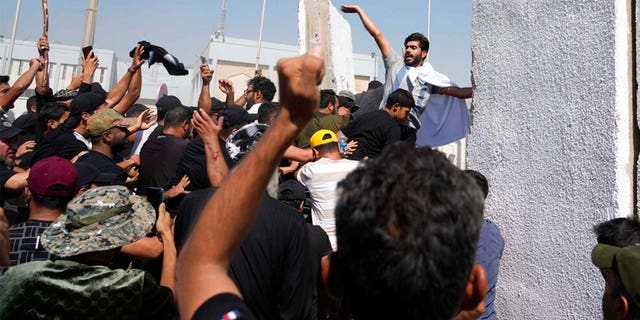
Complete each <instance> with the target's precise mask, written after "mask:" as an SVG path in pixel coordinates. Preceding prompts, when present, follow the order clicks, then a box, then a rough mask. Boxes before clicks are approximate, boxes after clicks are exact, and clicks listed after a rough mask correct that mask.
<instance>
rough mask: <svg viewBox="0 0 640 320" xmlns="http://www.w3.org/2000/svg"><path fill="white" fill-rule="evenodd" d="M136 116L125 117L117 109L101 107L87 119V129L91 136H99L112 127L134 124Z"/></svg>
mask: <svg viewBox="0 0 640 320" xmlns="http://www.w3.org/2000/svg"><path fill="white" fill-rule="evenodd" d="M135 122H136V118H125V117H123V116H122V115H121V114H120V113H118V111H115V110H113V109H103V110H100V111H98V112H96V113H94V114H93V115H92V116H91V117H90V118H89V121H87V130H89V133H91V135H92V136H99V135H101V134H102V133H103V132H105V131H107V130H109V129H111V128H114V127H125V128H126V127H128V126H130V125H133V124H135Z"/></svg>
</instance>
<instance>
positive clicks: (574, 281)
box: [467, 0, 635, 319]
mask: <svg viewBox="0 0 640 320" xmlns="http://www.w3.org/2000/svg"><path fill="white" fill-rule="evenodd" d="M473 6H474V8H473V34H472V50H473V57H474V62H473V77H474V82H475V85H476V87H475V91H474V98H473V103H474V113H473V126H472V128H471V134H470V135H469V137H468V140H467V151H468V155H467V167H468V168H470V169H475V170H478V171H480V172H482V173H483V174H485V175H486V176H487V178H488V179H489V183H490V196H489V198H488V200H487V206H486V213H485V215H486V216H488V217H489V218H490V219H492V220H493V221H495V222H496V223H497V224H498V225H499V226H500V228H501V230H502V233H503V235H504V238H505V242H506V247H505V251H504V254H503V258H502V262H501V270H500V277H499V281H498V289H497V301H496V309H497V312H498V316H499V317H500V318H501V319H600V318H601V296H602V290H603V288H604V281H603V280H602V277H601V276H600V273H599V271H598V270H597V269H596V268H595V267H594V266H593V265H592V264H591V261H590V253H591V249H592V247H593V245H594V244H595V243H596V239H595V236H594V234H593V232H592V227H593V226H594V225H595V224H597V223H599V222H602V221H605V220H608V219H610V218H613V217H615V216H627V215H629V214H632V213H633V208H634V206H635V203H634V202H633V201H634V196H633V190H634V185H633V179H634V177H633V165H634V160H633V154H634V152H635V151H634V150H633V143H632V132H633V131H632V128H633V125H634V121H635V120H634V119H633V114H632V108H633V107H634V106H633V105H632V101H633V100H632V99H631V94H632V92H631V90H630V88H631V83H630V82H631V79H632V76H633V74H632V70H633V68H632V65H631V63H630V61H631V59H632V56H631V55H630V50H629V48H630V36H629V35H630V34H631V28H630V26H629V17H630V9H629V8H627V2H626V1H593V0H574V1H560V0H551V1H529V0H474V1H473ZM634 10H635V9H634Z"/></svg>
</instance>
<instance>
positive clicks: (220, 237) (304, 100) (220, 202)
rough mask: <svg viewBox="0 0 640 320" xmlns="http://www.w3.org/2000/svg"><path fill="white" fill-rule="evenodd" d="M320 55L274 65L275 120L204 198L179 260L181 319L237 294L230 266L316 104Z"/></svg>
mask: <svg viewBox="0 0 640 320" xmlns="http://www.w3.org/2000/svg"><path fill="white" fill-rule="evenodd" d="M322 55H323V53H322V49H320V48H314V49H312V50H311V51H310V53H309V54H306V55H304V56H301V57H297V58H290V59H281V60H280V61H278V65H277V66H278V74H279V81H280V99H281V102H282V109H281V110H280V113H279V114H278V117H277V118H276V119H275V121H274V124H273V125H272V126H271V128H270V129H269V130H267V132H266V133H265V135H264V136H263V137H262V140H261V141H260V142H259V143H258V145H257V146H256V148H255V149H254V150H253V151H252V152H251V153H249V154H248V155H247V156H246V158H245V159H244V160H243V161H242V162H241V163H240V164H239V165H238V168H237V169H236V170H235V171H233V172H232V173H231V174H230V175H229V176H228V177H227V178H225V180H224V182H223V183H222V186H221V187H220V188H219V189H218V190H217V192H216V193H215V195H214V196H213V197H212V198H211V199H210V200H209V202H208V203H207V205H206V206H205V208H204V210H203V212H202V215H201V216H200V219H199V220H198V223H197V224H196V226H195V227H194V230H193V232H192V233H191V237H190V238H189V240H187V243H186V244H185V246H184V247H183V250H182V252H181V253H180V257H179V258H178V266H177V274H176V289H177V293H178V306H179V309H180V314H181V316H182V317H183V318H184V319H191V318H192V316H193V314H194V312H195V311H196V309H197V308H198V307H199V306H200V305H202V304H203V302H205V301H206V300H207V299H209V298H210V297H212V296H214V295H217V294H220V293H225V292H230V293H233V294H235V295H237V296H240V292H239V291H238V288H237V287H236V285H235V284H234V283H233V281H232V280H231V279H230V278H229V276H228V274H227V271H228V267H229V263H230V261H231V258H232V256H233V255H234V254H235V252H236V251H237V250H238V248H239V247H240V244H241V243H242V240H243V239H244V237H245V235H246V233H247V231H248V229H249V227H250V226H251V224H252V221H253V218H254V216H255V214H256V210H257V208H258V202H259V201H260V199H261V198H262V197H263V196H264V192H265V188H266V186H267V183H268V181H269V179H270V177H271V175H272V173H273V170H274V169H275V167H276V164H277V163H278V161H279V160H280V156H282V153H283V152H284V150H285V149H286V148H287V147H288V146H289V144H290V143H291V140H293V138H295V137H296V136H297V135H298V133H299V132H300V130H301V129H302V128H304V126H305V124H306V123H307V122H308V121H309V120H310V119H311V118H312V117H313V114H314V112H315V109H316V108H317V106H318V104H319V98H320V97H319V90H318V83H319V82H320V79H322V74H323V73H324V62H323V60H322Z"/></svg>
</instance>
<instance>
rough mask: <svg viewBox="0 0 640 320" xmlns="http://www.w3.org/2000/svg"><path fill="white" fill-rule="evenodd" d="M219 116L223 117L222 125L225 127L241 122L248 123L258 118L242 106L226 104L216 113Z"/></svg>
mask: <svg viewBox="0 0 640 320" xmlns="http://www.w3.org/2000/svg"><path fill="white" fill-rule="evenodd" d="M218 116H219V117H224V123H223V127H224V128H225V129H228V128H231V127H235V126H238V125H241V124H246V123H250V122H253V121H256V119H258V115H257V114H250V113H249V112H247V110H245V109H244V108H243V107H240V106H228V107H225V108H224V109H223V110H222V111H220V112H219V113H218Z"/></svg>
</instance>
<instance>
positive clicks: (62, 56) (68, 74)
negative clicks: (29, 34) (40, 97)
mask: <svg viewBox="0 0 640 320" xmlns="http://www.w3.org/2000/svg"><path fill="white" fill-rule="evenodd" d="M10 42H11V41H10V39H7V38H0V65H3V63H4V60H3V59H5V58H6V59H8V57H7V56H8V52H9V45H10ZM50 47H51V49H50V52H49V86H50V87H51V89H53V91H54V92H56V91H58V90H60V89H64V88H66V87H67V86H68V85H69V84H70V83H71V80H72V79H73V76H74V75H76V74H79V73H80V72H81V71H82V66H80V65H79V58H80V54H81V52H82V51H81V50H80V47H77V46H68V45H63V44H59V43H51V46H50ZM94 52H95V54H96V55H98V57H99V59H100V65H99V66H98V69H97V70H96V73H95V75H94V78H93V81H94V82H99V83H100V84H101V85H102V87H104V88H105V89H106V90H109V88H111V87H113V85H115V83H116V82H117V81H118V80H117V79H116V78H115V77H114V75H115V69H116V55H115V53H114V52H113V51H112V50H106V49H94ZM36 57H38V50H37V49H36V42H35V41H21V40H16V41H15V46H14V48H13V59H11V61H10V62H9V61H7V62H8V63H9V68H8V71H9V72H8V75H9V76H10V77H11V81H10V83H11V84H13V82H15V81H16V79H18V77H19V76H20V75H21V74H22V73H24V72H25V71H26V70H27V69H28V68H29V61H30V60H31V59H32V58H36ZM125 71H126V68H125ZM34 89H35V81H34V82H33V83H32V84H31V86H29V88H28V89H27V90H26V91H25V92H24V93H23V94H22V96H21V97H20V98H19V99H18V101H16V103H15V106H16V107H15V108H14V109H13V110H12V113H13V116H14V117H16V118H17V117H18V116H20V115H21V114H22V113H23V112H24V111H25V110H26V109H25V104H26V101H27V98H29V97H30V96H32V95H34V94H35V93H34Z"/></svg>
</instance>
